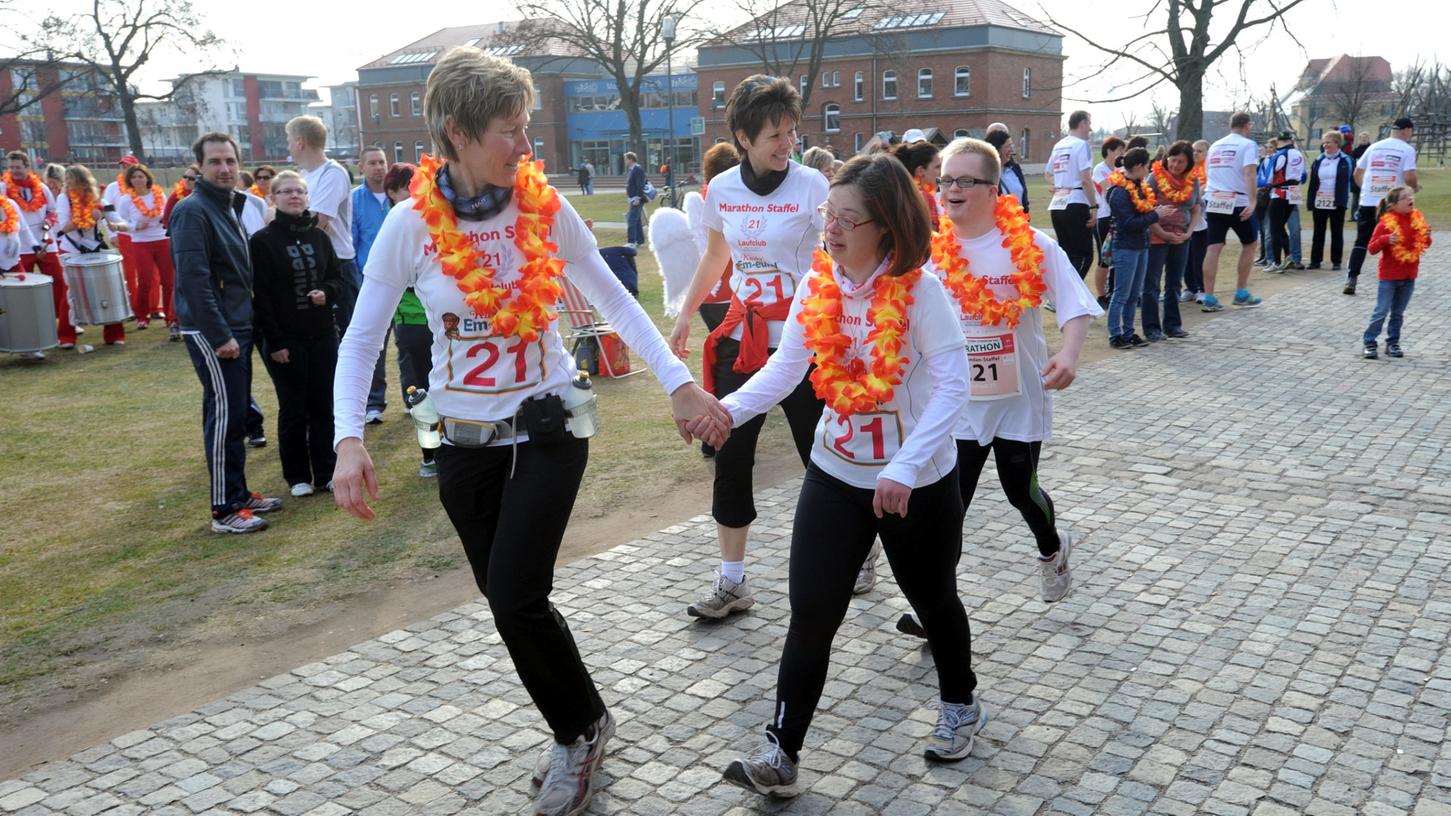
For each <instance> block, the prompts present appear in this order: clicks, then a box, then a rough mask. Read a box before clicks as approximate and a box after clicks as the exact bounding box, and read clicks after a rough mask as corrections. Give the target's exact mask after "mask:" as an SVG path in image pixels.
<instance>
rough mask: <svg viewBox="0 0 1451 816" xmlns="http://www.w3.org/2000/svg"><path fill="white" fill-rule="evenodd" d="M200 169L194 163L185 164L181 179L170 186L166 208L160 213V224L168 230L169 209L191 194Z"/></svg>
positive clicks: (169, 221)
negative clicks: (173, 185)
mask: <svg viewBox="0 0 1451 816" xmlns="http://www.w3.org/2000/svg"><path fill="white" fill-rule="evenodd" d="M201 176H202V169H201V168H200V167H197V166H196V165H195V164H191V165H187V168H186V172H184V173H182V174H181V181H178V182H177V183H176V186H175V187H173V188H171V194H170V195H168V196H167V197H166V209H165V210H163V211H162V213H161V225H162V226H163V227H166V229H167V230H168V231H169V230H170V229H171V211H172V209H174V208H175V207H176V202H178V201H180V200H182V199H183V198H186V197H187V196H189V195H191V193H192V190H195V189H196V180H197V179H199V178H201Z"/></svg>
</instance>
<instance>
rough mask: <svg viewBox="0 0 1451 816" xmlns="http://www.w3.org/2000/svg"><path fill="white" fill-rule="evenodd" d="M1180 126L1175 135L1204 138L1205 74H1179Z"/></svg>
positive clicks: (1182, 137)
mask: <svg viewBox="0 0 1451 816" xmlns="http://www.w3.org/2000/svg"><path fill="white" fill-rule="evenodd" d="M1175 84H1176V85H1178V87H1179V126H1178V127H1177V128H1175V129H1174V135H1175V136H1176V137H1178V138H1180V139H1188V140H1189V141H1191V142H1192V141H1195V140H1196V139H1202V138H1204V74H1203V72H1201V71H1183V72H1181V73H1180V74H1179V77H1178V82H1177V83H1175Z"/></svg>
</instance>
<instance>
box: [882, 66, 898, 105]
mask: <svg viewBox="0 0 1451 816" xmlns="http://www.w3.org/2000/svg"><path fill="white" fill-rule="evenodd" d="M882 98H883V99H896V98H897V72H896V71H883V72H882Z"/></svg>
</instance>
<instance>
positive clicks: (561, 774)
mask: <svg viewBox="0 0 1451 816" xmlns="http://www.w3.org/2000/svg"><path fill="white" fill-rule="evenodd" d="M591 730H592V731H594V735H593V736H592V737H591V736H588V735H581V736H580V737H579V739H576V740H575V741H574V742H572V743H570V744H569V745H561V744H559V743H557V742H556V743H554V745H553V746H551V747H550V749H549V750H550V763H549V771H548V772H547V773H546V774H545V775H544V782H543V784H541V785H540V786H539V793H538V794H537V795H536V796H535V797H534V815H535V816H576V814H580V813H583V812H584V811H585V808H587V807H589V800H590V797H592V796H594V781H595V772H596V771H598V770H599V768H600V763H602V762H603V761H604V758H605V743H607V742H608V741H609V738H610V734H613V733H614V730H615V729H614V718H613V717H611V716H610V713H609V712H608V711H606V712H605V715H604V717H602V718H601V722H600V723H597V724H596V725H595V727H594V728H592V729H591Z"/></svg>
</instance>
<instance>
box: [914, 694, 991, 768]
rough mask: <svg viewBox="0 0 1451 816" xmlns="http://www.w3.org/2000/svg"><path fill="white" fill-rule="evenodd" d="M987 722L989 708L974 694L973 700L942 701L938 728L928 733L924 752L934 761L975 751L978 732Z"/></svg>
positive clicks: (946, 760) (952, 758)
mask: <svg viewBox="0 0 1451 816" xmlns="http://www.w3.org/2000/svg"><path fill="white" fill-rule="evenodd" d="M984 725H987V709H986V708H984V707H983V705H982V703H980V702H978V699H977V695H976V694H973V695H972V702H970V703H941V707H940V708H939V709H938V711H937V728H935V729H933V731H932V736H931V737H928V741H927V749H926V750H925V751H923V752H922V753H923V755H924V756H926V757H927V758H928V759H930V760H932V761H933V762H956V761H957V760H959V759H966V758H967V755H968V754H970V753H972V743H973V740H975V739H976V738H977V732H979V731H981V730H982V727H983V726H984Z"/></svg>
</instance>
